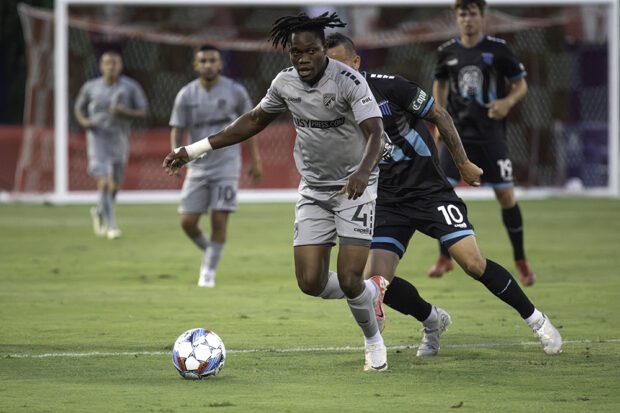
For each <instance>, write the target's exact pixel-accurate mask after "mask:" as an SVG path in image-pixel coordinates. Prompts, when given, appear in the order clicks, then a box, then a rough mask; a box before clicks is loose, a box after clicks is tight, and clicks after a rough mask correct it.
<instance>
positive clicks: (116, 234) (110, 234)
mask: <svg viewBox="0 0 620 413" xmlns="http://www.w3.org/2000/svg"><path fill="white" fill-rule="evenodd" d="M122 236H123V233H122V232H121V230H120V229H118V228H113V229H109V230H108V231H107V232H106V237H107V238H108V239H119V238H120V237H122Z"/></svg>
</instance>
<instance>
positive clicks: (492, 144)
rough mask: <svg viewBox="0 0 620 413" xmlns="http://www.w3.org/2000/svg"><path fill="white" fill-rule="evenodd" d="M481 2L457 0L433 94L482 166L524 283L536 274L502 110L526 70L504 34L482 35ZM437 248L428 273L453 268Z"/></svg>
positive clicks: (451, 172) (455, 178)
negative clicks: (453, 34)
mask: <svg viewBox="0 0 620 413" xmlns="http://www.w3.org/2000/svg"><path fill="white" fill-rule="evenodd" d="M485 4H486V2H485V1H484V0H457V1H456V2H455V5H454V10H455V12H456V22H457V25H458V27H459V32H460V36H459V37H457V38H454V39H452V40H449V41H448V42H446V43H444V44H443V45H442V46H440V47H439V52H438V54H439V55H438V58H437V65H436V67H435V81H434V83H433V96H434V97H435V100H436V101H437V102H438V103H439V104H440V105H441V106H444V107H446V108H447V109H448V112H450V115H452V118H453V119H454V123H455V125H456V128H457V130H458V131H459V134H460V135H461V140H462V141H463V146H464V147H465V151H466V152H467V155H468V156H469V159H471V160H472V162H474V163H476V164H477V165H478V166H480V167H481V168H482V169H483V170H484V175H482V183H483V184H489V185H491V186H492V187H493V190H494V191H495V196H496V198H497V201H498V202H499V204H500V206H501V208H502V221H503V222H504V226H505V227H506V231H507V232H508V236H509V238H510V242H511V244H512V248H513V258H514V260H515V266H516V267H517V270H518V271H519V277H520V279H521V283H522V284H523V285H526V286H528V285H532V284H534V281H535V275H534V271H532V268H531V267H530V265H529V263H528V261H527V259H526V257H525V251H524V248H523V218H522V216H521V209H520V208H519V204H517V200H516V198H515V192H514V180H513V176H512V163H511V160H510V157H509V154H508V147H507V143H506V115H508V112H509V111H510V109H512V107H513V106H514V105H516V104H517V103H518V102H519V101H520V100H521V99H523V97H524V96H525V94H526V93H527V83H526V81H525V76H526V74H527V72H526V71H525V68H524V67H523V65H522V64H521V63H520V62H519V60H517V58H516V57H515V55H514V54H513V53H512V51H511V50H510V49H509V48H508V46H507V45H506V42H505V41H504V40H502V39H498V38H495V37H492V36H485V35H484V33H483V17H484V7H485ZM506 80H507V81H508V82H506ZM440 158H441V166H442V168H443V169H444V171H445V172H446V175H447V176H448V178H449V179H450V180H451V182H452V184H453V185H456V184H458V182H459V179H460V178H459V174H458V170H457V168H456V167H455V166H454V162H452V159H451V157H450V155H449V153H448V152H447V151H446V150H445V149H444V150H442V152H441V155H440ZM440 250H441V254H440V256H439V258H438V260H437V263H436V264H435V265H434V266H433V267H432V268H431V269H430V270H429V273H428V275H429V276H431V277H441V276H442V275H443V273H444V272H446V271H450V270H452V260H451V259H450V254H449V253H448V251H447V250H446V249H445V247H443V246H441V245H440Z"/></svg>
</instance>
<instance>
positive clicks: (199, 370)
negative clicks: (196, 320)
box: [172, 328, 226, 379]
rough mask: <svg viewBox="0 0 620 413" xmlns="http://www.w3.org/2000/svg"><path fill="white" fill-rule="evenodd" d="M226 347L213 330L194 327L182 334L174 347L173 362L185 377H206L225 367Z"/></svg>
mask: <svg viewBox="0 0 620 413" xmlns="http://www.w3.org/2000/svg"><path fill="white" fill-rule="evenodd" d="M225 360H226V348H225V347H224V342H223V341H222V339H221V338H220V336H218V335H217V334H215V333H214V332H213V331H209V330H205V329H204V328H192V329H191V330H187V331H186V332H185V333H183V334H181V335H180V336H179V338H177V341H175V343H174V347H172V363H174V367H175V368H176V369H177V371H178V372H179V374H180V375H181V377H183V378H185V379H206V378H209V377H213V376H215V375H217V374H218V373H219V372H220V370H222V368H223V367H224V361H225Z"/></svg>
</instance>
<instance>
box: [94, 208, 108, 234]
mask: <svg viewBox="0 0 620 413" xmlns="http://www.w3.org/2000/svg"><path fill="white" fill-rule="evenodd" d="M90 218H91V219H92V220H93V232H94V233H95V235H96V236H98V237H105V236H106V232H107V231H106V227H105V222H104V221H103V215H101V214H100V213H99V211H97V207H92V208H91V209H90Z"/></svg>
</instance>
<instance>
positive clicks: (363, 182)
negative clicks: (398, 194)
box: [340, 118, 384, 199]
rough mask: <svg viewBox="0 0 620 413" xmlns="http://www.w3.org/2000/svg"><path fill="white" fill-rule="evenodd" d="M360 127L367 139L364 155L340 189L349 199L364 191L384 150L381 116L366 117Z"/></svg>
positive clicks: (355, 197) (358, 195)
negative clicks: (355, 169)
mask: <svg viewBox="0 0 620 413" xmlns="http://www.w3.org/2000/svg"><path fill="white" fill-rule="evenodd" d="M360 128H361V129H362V132H363V133H364V136H365V137H366V139H367V141H366V149H365V151H364V156H363V157H362V161H361V162H360V166H359V168H358V169H357V171H355V172H354V173H353V174H351V176H349V179H348V180H347V183H346V185H345V186H344V187H343V188H342V190H341V191H340V192H341V193H345V194H347V195H348V197H349V199H357V198H359V197H360V196H361V195H362V194H363V193H364V191H365V190H366V187H367V186H368V180H369V179H370V174H371V173H372V170H373V169H374V168H375V166H377V163H378V162H379V158H380V156H381V154H382V152H383V145H384V142H383V120H382V119H381V118H369V119H366V120H364V121H363V122H362V123H360Z"/></svg>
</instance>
